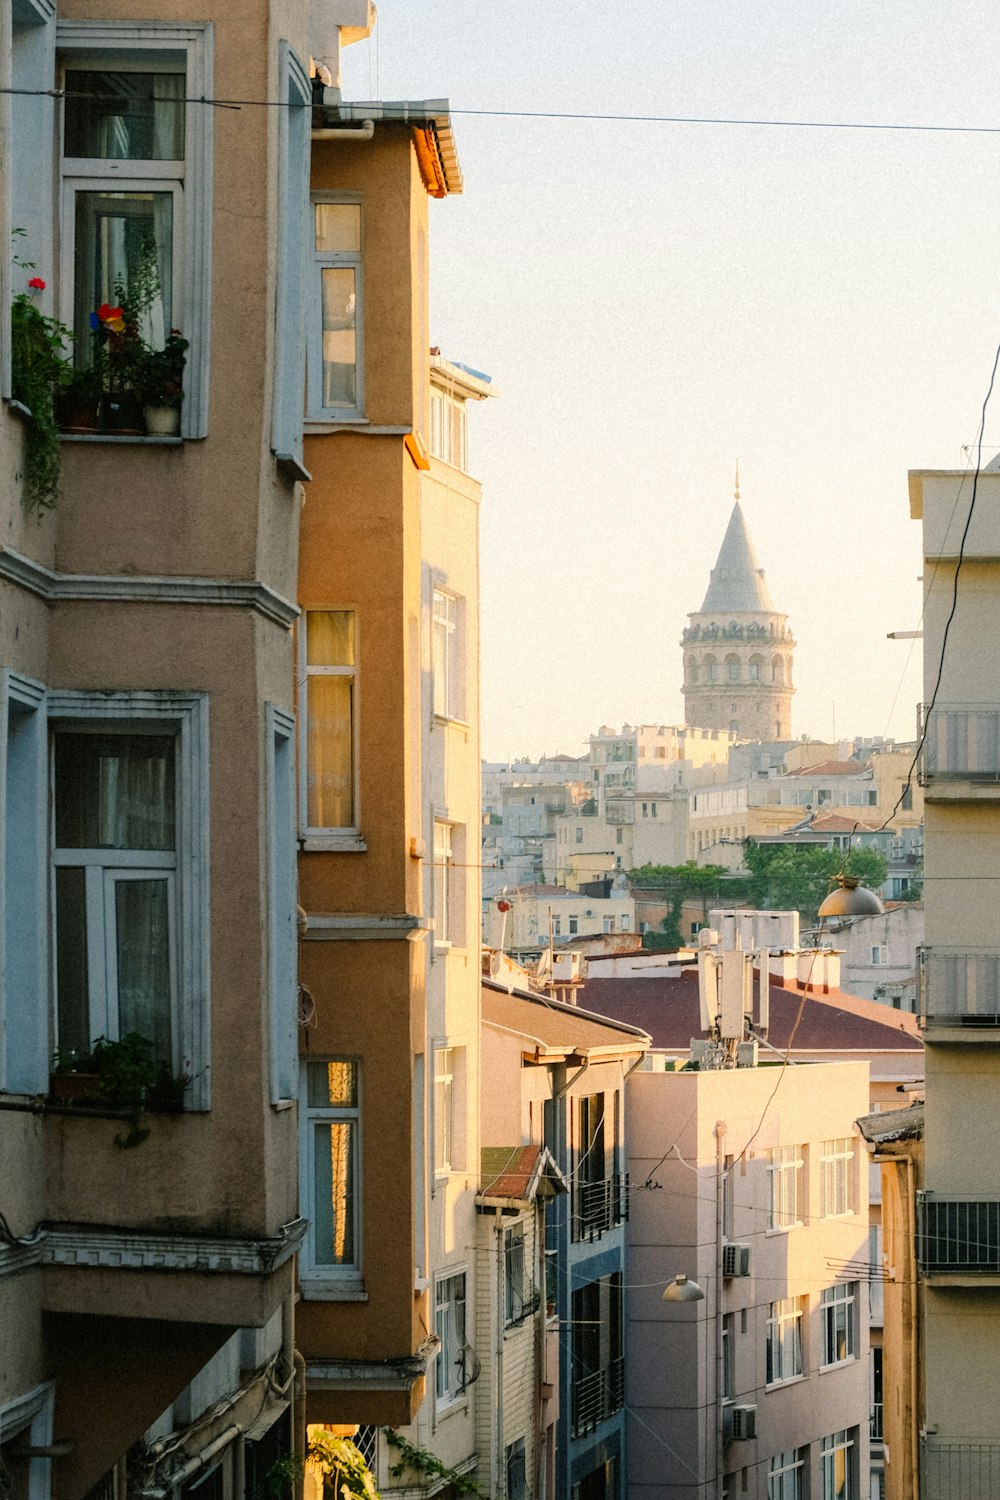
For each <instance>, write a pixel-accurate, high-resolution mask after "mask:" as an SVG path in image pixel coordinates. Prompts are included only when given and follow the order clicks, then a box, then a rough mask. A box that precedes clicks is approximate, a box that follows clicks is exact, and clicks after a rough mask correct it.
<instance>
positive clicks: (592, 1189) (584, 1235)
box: [573, 1172, 628, 1240]
mask: <svg viewBox="0 0 1000 1500" xmlns="http://www.w3.org/2000/svg"><path fill="white" fill-rule="evenodd" d="M627 1218H628V1173H627V1172H624V1173H623V1172H616V1173H615V1174H614V1176H613V1177H601V1178H598V1180H597V1181H596V1182H581V1183H579V1184H578V1185H577V1190H576V1212H575V1214H574V1217H573V1238H574V1239H575V1240H584V1239H586V1240H596V1239H600V1237H601V1235H602V1234H604V1233H606V1231H607V1230H609V1229H614V1227H615V1225H616V1224H621V1223H622V1221H623V1220H625V1219H627Z"/></svg>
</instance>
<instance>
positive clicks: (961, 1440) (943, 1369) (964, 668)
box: [910, 461, 1000, 1500]
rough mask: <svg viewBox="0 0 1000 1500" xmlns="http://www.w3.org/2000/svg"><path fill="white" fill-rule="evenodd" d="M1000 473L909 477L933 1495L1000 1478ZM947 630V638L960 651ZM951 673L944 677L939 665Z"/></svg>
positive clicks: (973, 1489) (920, 1254)
mask: <svg viewBox="0 0 1000 1500" xmlns="http://www.w3.org/2000/svg"><path fill="white" fill-rule="evenodd" d="M998 500H1000V472H998V469H997V465H996V461H994V462H993V463H992V464H990V465H989V467H988V468H987V470H986V471H985V472H983V473H981V474H979V475H978V476H977V477H976V479H975V481H974V482H971V483H970V479H969V476H968V474H967V473H964V472H963V473H951V472H937V471H926V470H916V471H914V472H912V473H911V474H910V511H911V515H912V516H913V518H914V519H915V520H918V521H920V522H922V528H923V555H924V561H925V566H924V569H923V577H924V684H925V698H926V704H925V707H924V709H923V724H924V739H923V745H922V752H921V760H920V779H921V781H922V783H923V787H924V801H925V825H926V838H925V856H924V860H925V875H926V883H925V887H924V891H925V895H924V912H925V920H926V946H925V948H924V952H923V957H922V969H921V985H920V998H919V1014H920V1018H921V1024H922V1026H923V1028H924V1040H925V1043H926V1047H927V1088H926V1129H925V1136H924V1151H925V1168H924V1171H925V1175H924V1185H923V1191H922V1192H920V1193H919V1194H918V1197H917V1263H918V1268H919V1273H920V1277H921V1283H922V1293H923V1309H924V1328H923V1334H924V1360H925V1371H926V1375H925V1391H924V1404H923V1407H922V1409H921V1411H920V1415H919V1429H920V1433H921V1439H920V1447H921V1452H920V1484H921V1490H920V1493H921V1496H922V1497H926V1500H938V1497H943V1500H950V1497H953V1496H956V1495H959V1494H961V1493H962V1491H963V1489H964V1490H965V1492H966V1493H969V1494H982V1495H988V1494H993V1493H996V1492H997V1488H998V1485H1000V1411H998V1408H997V1403H996V1401H995V1400H994V1399H993V1394H992V1393H993V1387H994V1385H995V1369H996V1359H995V1348H996V1341H997V1337H998V1336H1000V1249H998V1237H997V1233H996V1229H995V1227H994V1226H995V1225H996V1222H997V1214H998V1205H1000V1161H998V1159H997V1152H996V1146H995V1134H994V1122H995V1118H996V1098H997V1088H998V1084H1000V1053H998V1050H997V1047H996V1037H997V1034H998V1033H997V1025H998V1023H1000V988H998V980H1000V947H998V943H997V939H996V897H995V891H996V884H995V876H996V870H997V853H998V850H1000V790H998V785H1000V784H998V774H1000V750H998V746H1000V740H998V736H997V730H998V725H1000V662H998V659H997V654H996V652H995V651H993V650H992V649H991V642H992V639H993V636H994V634H995V631H996V624H997V619H998V611H1000V564H998V558H1000V526H998V523H997V511H996V509H995V507H996V504H997V501H998ZM946 638H947V648H946ZM939 670H940V681H938V673H939Z"/></svg>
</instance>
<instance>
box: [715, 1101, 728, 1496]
mask: <svg viewBox="0 0 1000 1500" xmlns="http://www.w3.org/2000/svg"><path fill="white" fill-rule="evenodd" d="M725 1139H726V1122H725V1120H716V1122H715V1484H716V1490H717V1493H718V1496H719V1500H722V1494H723V1484H724V1475H723V1469H724V1467H725V1455H726V1444H725V1436H726V1434H725V1416H724V1412H723V1406H722V1392H723V1375H724V1365H723V1359H724V1355H723V1349H722V1204H723V1193H724V1191H725V1177H724V1175H723V1174H724V1168H725V1157H724V1155H723V1144H724V1142H725Z"/></svg>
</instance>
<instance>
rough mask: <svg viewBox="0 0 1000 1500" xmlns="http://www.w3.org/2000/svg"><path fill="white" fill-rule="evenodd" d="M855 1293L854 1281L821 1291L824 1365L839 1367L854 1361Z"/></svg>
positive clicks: (856, 1346) (856, 1350) (856, 1289)
mask: <svg viewBox="0 0 1000 1500" xmlns="http://www.w3.org/2000/svg"><path fill="white" fill-rule="evenodd" d="M857 1292H858V1284H857V1282H856V1281H848V1282H839V1283H838V1284H837V1285H836V1286H829V1287H826V1288H825V1289H824V1291H823V1295H822V1297H821V1299H820V1312H821V1314H822V1319H823V1363H824V1365H842V1364H845V1363H846V1362H847V1361H848V1360H851V1359H856V1358H857V1355H858V1336H857V1327H856V1313H855V1309H856V1307H857Z"/></svg>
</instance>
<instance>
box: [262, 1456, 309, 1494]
mask: <svg viewBox="0 0 1000 1500" xmlns="http://www.w3.org/2000/svg"><path fill="white" fill-rule="evenodd" d="M305 1467H306V1466H305V1464H304V1463H303V1461H302V1459H301V1458H298V1457H297V1456H296V1455H295V1454H294V1453H288V1454H286V1455H285V1457H284V1458H276V1459H275V1460H274V1463H273V1464H272V1465H271V1467H270V1468H269V1469H268V1471H267V1473H266V1474H265V1475H264V1491H265V1493H266V1494H268V1495H274V1496H276V1497H280V1500H285V1497H286V1496H287V1495H288V1494H289V1493H290V1492H291V1488H292V1485H293V1484H294V1483H295V1482H296V1480H298V1479H301V1478H302V1475H303V1474H304V1473H305Z"/></svg>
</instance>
